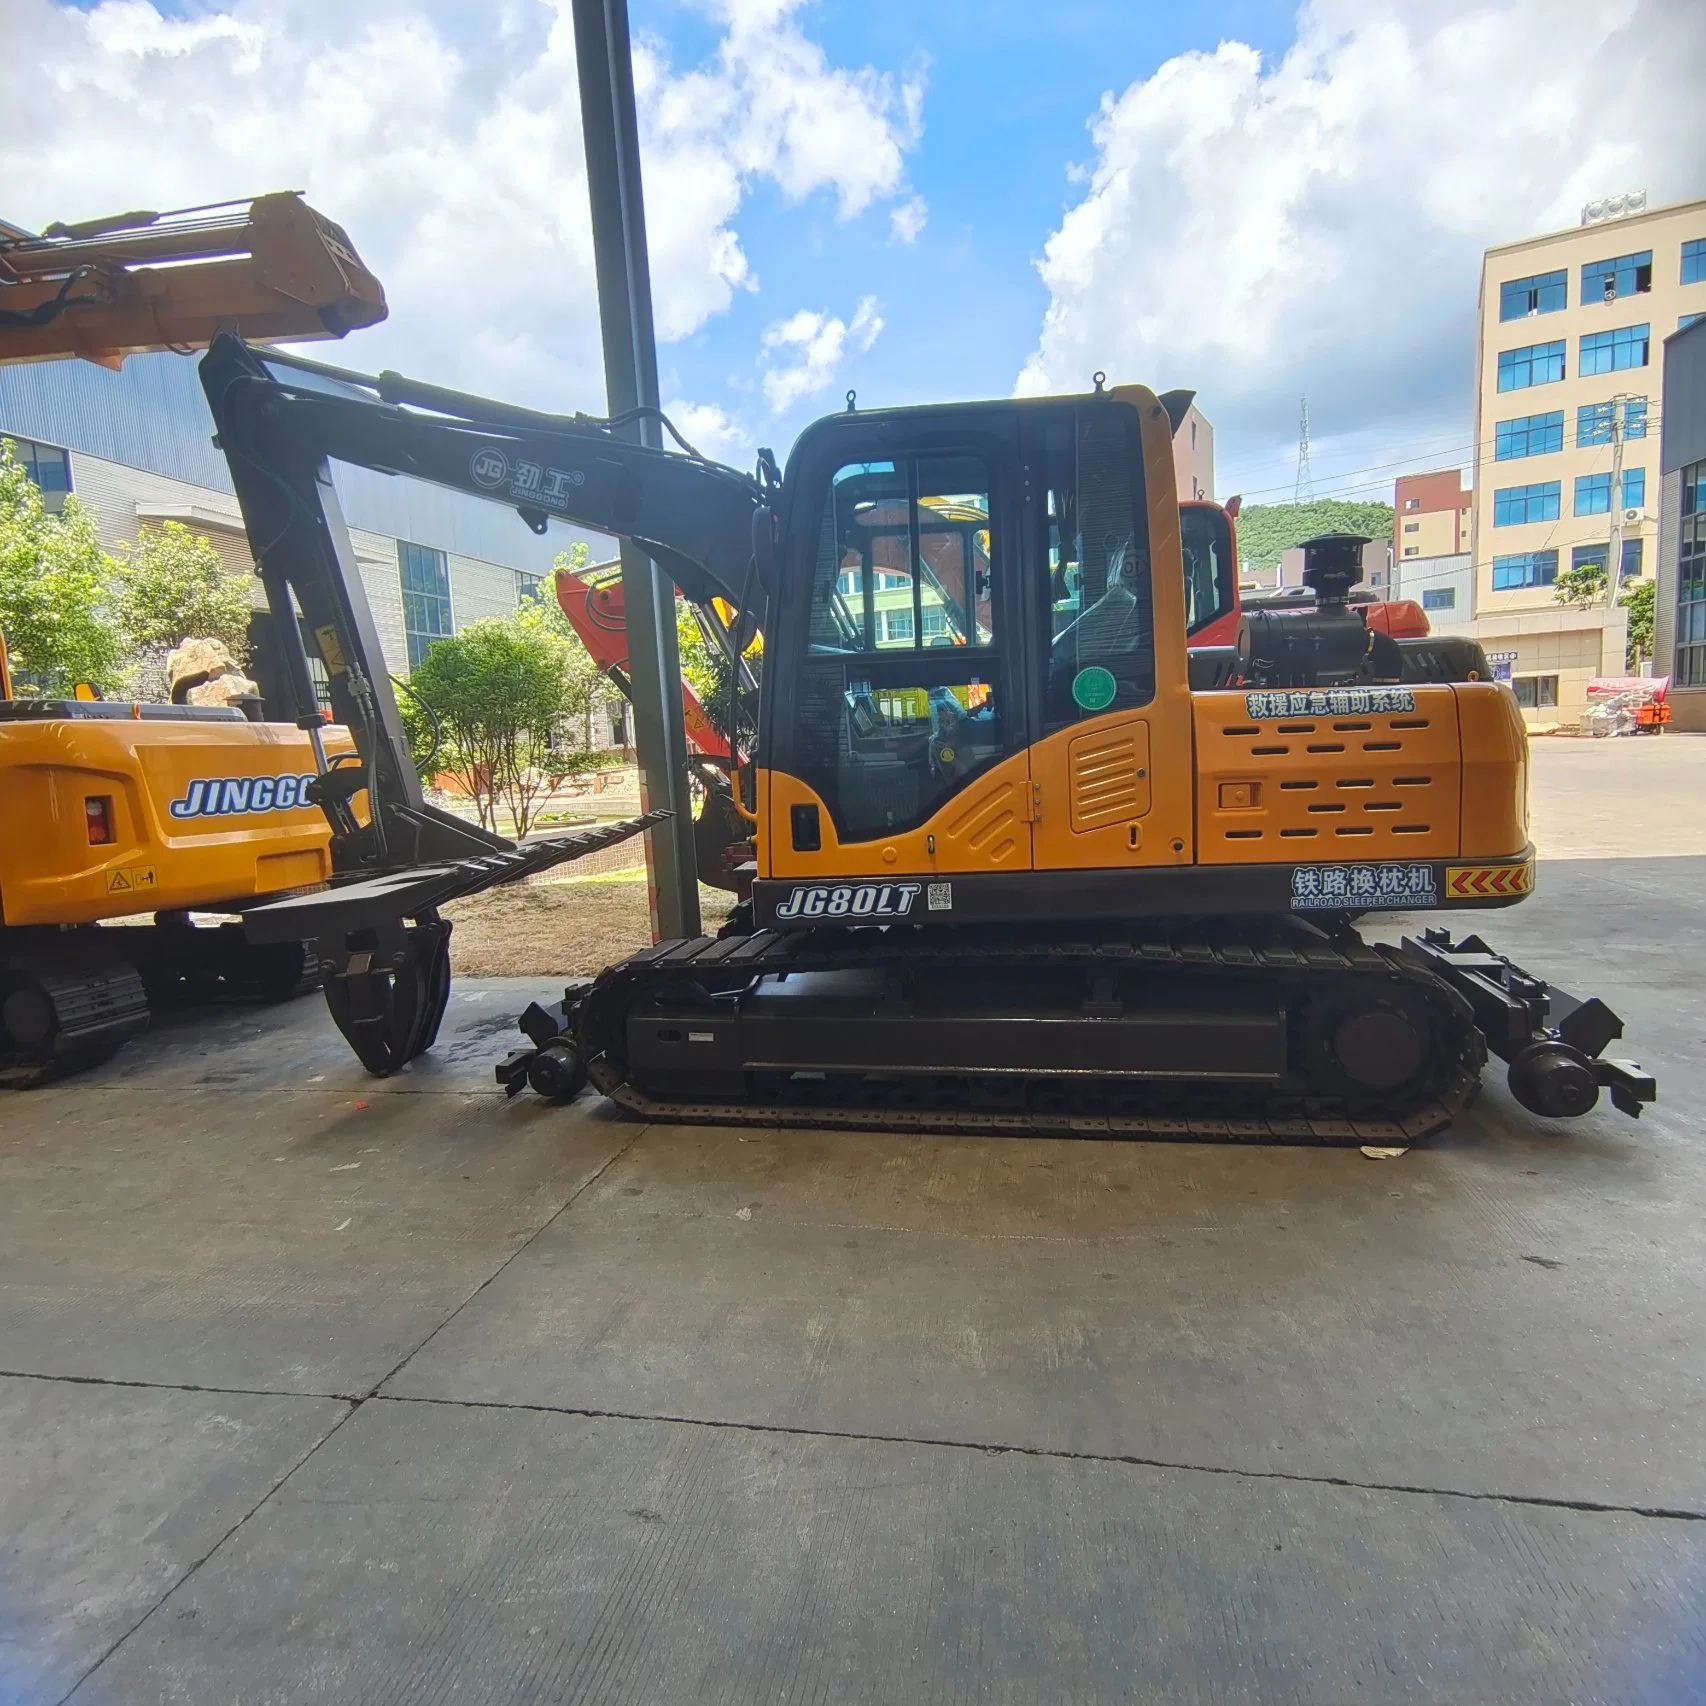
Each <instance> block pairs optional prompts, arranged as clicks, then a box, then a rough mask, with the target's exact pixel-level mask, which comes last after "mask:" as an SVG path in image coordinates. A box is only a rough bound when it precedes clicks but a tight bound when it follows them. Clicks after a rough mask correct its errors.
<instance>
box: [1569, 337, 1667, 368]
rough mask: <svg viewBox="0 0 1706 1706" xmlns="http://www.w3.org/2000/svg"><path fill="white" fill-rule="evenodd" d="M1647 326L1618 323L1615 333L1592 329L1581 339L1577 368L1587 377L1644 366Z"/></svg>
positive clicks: (1645, 362)
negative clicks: (1588, 334)
mask: <svg viewBox="0 0 1706 1706" xmlns="http://www.w3.org/2000/svg"><path fill="white" fill-rule="evenodd" d="M1651 330H1652V328H1651V327H1650V326H1619V327H1618V328H1617V330H1616V331H1615V332H1595V333H1593V334H1592V336H1591V337H1590V336H1584V337H1583V338H1582V347H1581V359H1580V361H1579V362H1578V363H1577V364H1576V371H1577V372H1578V373H1579V374H1580V375H1581V377H1582V378H1584V379H1586V378H1589V377H1590V376H1592V375H1593V374H1595V373H1621V372H1622V371H1623V369H1624V368H1626V367H1645V366H1646V365H1647V341H1648V340H1647V334H1648V333H1649V332H1650V331H1651Z"/></svg>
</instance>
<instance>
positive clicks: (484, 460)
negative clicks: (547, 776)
mask: <svg viewBox="0 0 1706 1706" xmlns="http://www.w3.org/2000/svg"><path fill="white" fill-rule="evenodd" d="M201 378H202V385H203V389H204V390H205V391H206V393H207V399H208V405H209V407H210V409H211V411H212V414H213V420H214V425H215V427H216V429H217V434H218V438H217V442H218V444H219V446H220V448H221V449H222V450H223V451H224V453H225V458H226V462H227V464H228V465H229V467H230V470H231V478H232V483H233V485H234V487H235V489H236V493H237V501H238V503H239V504H240V506H241V508H242V511H243V521H244V526H245V528H246V530H247V532H248V536H249V542H250V545H251V548H252V549H253V550H254V553H255V558H256V562H257V564H258V566H259V569H260V574H261V580H262V584H263V586H264V588H265V590H266V597H267V604H268V608H269V611H270V613H271V618H272V620H271V625H270V626H271V636H272V643H273V648H274V653H275V656H274V659H273V662H274V674H275V676H276V677H277V678H278V679H279V680H281V681H282V682H283V683H284V684H285V687H286V690H287V696H288V698H289V699H290V700H291V702H292V703H291V713H292V715H293V717H294V719H295V721H296V722H297V723H298V724H299V726H301V727H303V728H305V729H307V730H308V731H309V732H310V733H311V734H313V733H315V731H317V730H318V729H319V727H320V726H321V723H322V721H323V713H322V711H321V708H320V705H319V701H318V698H317V695H316V691H315V686H314V681H313V672H312V669H311V666H310V662H309V646H310V645H312V648H313V652H314V655H315V656H316V657H317V658H318V660H319V662H320V664H321V666H322V667H323V669H324V671H325V675H326V678H327V680H328V682H329V684H330V690H331V699H332V712H333V715H334V716H335V717H336V719H337V720H338V721H339V722H341V723H343V724H345V725H346V726H347V727H348V728H349V729H350V732H351V734H352V735H353V736H354V738H355V743H356V749H357V754H356V758H355V760H354V761H353V762H348V761H343V762H340V761H333V762H331V763H329V764H328V763H327V762H325V761H324V760H323V759H319V760H318V767H319V769H320V775H319V776H318V778H317V779H316V781H315V783H314V785H313V794H314V798H315V799H316V801H317V803H318V804H319V805H320V806H321V807H322V809H323V810H324V811H325V812H326V815H327V817H328V819H329V820H330V822H331V824H332V831H333V835H332V857H333V866H334V871H335V872H336V873H337V878H338V880H337V881H335V883H334V886H333V887H332V888H331V889H330V890H328V891H325V892H323V893H320V894H312V895H305V896H297V897H292V898H290V899H287V900H282V901H273V902H268V903H263V904H262V905H259V906H256V907H254V908H251V909H249V911H248V912H247V913H246V915H245V925H246V928H247V931H248V934H249V937H250V939H251V940H252V941H259V942H265V941H277V940H300V939H302V938H304V937H309V938H313V939H314V940H315V941H316V943H317V945H318V948H319V951H320V954H321V957H322V958H323V959H324V960H325V961H326V962H327V964H328V966H329V968H330V976H329V978H328V981H327V986H326V989H327V1002H328V1005H329V1006H330V1008H331V1010H332V1015H333V1018H334V1019H335V1021H336V1022H337V1024H338V1026H339V1028H340V1029H341V1030H342V1031H343V1032H344V1035H345V1036H346V1037H347V1038H348V1040H349V1041H350V1043H351V1045H352V1046H353V1047H354V1049H355V1051H356V1053H357V1054H358V1056H359V1057H360V1058H361V1059H362V1061H363V1062H364V1064H366V1065H367V1066H368V1067H369V1068H370V1070H373V1071H376V1072H389V1071H393V1070H395V1069H396V1068H397V1067H398V1066H401V1065H402V1064H404V1063H405V1062H407V1061H408V1060H410V1059H412V1058H413V1057H414V1056H415V1055H416V1054H418V1053H420V1052H421V1050H422V1049H423V1048H425V1047H427V1046H428V1045H429V1044H430V1042H431V1040H432V1036H433V1034H434V1032H435V1031H436V1028H437V1021H438V1015H439V1014H440V1013H441V1012H442V1010H443V1003H444V999H445V996H446V992H447V991H448V987H449V981H448V980H449V961H448V934H449V926H448V925H446V924H444V923H443V921H442V920H440V919H439V917H438V914H437V908H438V907H439V906H440V905H442V904H443V903H444V902H445V901H447V900H451V899H455V898H457V897H458V896H461V895H467V894H472V893H476V892H478V891H479V890H480V889H482V888H487V887H490V886H491V885H492V884H494V883H499V882H505V881H512V880H514V879H515V878H517V877H520V876H524V875H527V874H529V873H530V872H533V871H537V870H541V869H544V868H546V867H548V866H550V865H552V864H555V863H559V862H561V861H562V860H564V859H568V858H573V857H576V856H578V855H579V854H581V853H584V852H588V851H591V850H592V846H593V845H602V844H604V843H605V842H608V841H612V840H619V839H621V838H622V836H623V835H628V834H633V833H635V832H636V831H637V830H639V829H643V828H645V827H647V826H648V825H649V824H650V823H651V822H653V821H656V820H657V819H658V818H659V817H661V816H662V815H664V814H661V813H654V814H651V815H649V816H648V817H645V818H642V819H639V820H635V821H634V822H632V823H629V824H625V825H618V826H614V827H613V828H611V829H607V830H599V831H580V832H577V833H576V834H572V835H566V836H557V837H544V838H540V839H537V840H529V841H528V842H526V843H524V844H523V845H521V846H517V845H516V844H515V843H513V842H510V841H508V840H506V839H505V838H504V837H502V836H499V835H494V834H492V833H490V832H489V831H486V830H484V829H481V828H479V827H478V826H476V825H473V824H470V823H467V822H465V821H464V820H463V819H461V818H458V817H455V816H453V815H452V814H450V813H448V812H444V811H441V810H439V809H437V808H436V807H434V806H432V805H430V804H428V803H427V802H426V801H425V800H424V798H423V796H422V792H421V786H420V781H419V778H418V776H417V775H416V772H415V768H414V765H413V763H412V762H411V760H410V757H409V750H408V742H407V739H406V736H405V734H404V730H403V724H402V719H401V717H400V716H399V714H398V709H397V701H396V698H395V695H394V693H393V691H392V687H391V680H390V676H389V672H388V671H387V669H386V667H385V663H384V657H383V653H382V651H381V648H380V644H379V637H378V632H377V629H376V628H375V625H374V621H373V615H372V612H371V610H370V609H369V607H368V603H367V598H366V594H365V592H364V591H363V587H362V580H361V571H360V567H359V565H358V563H357V561H356V557H355V552H354V549H353V547H352V545H351V543H350V538H349V533H348V529H347V528H346V526H345V524H344V521H343V517H342V514H341V511H340V508H339V504H338V498H337V492H336V489H335V488H334V486H333V484H332V479H331V473H330V463H332V462H346V463H352V464H354V465H355V466H357V467H362V468H370V469H374V470H376V471H377V472H380V473H388V474H407V475H411V476H413V477H414V478H417V479H423V480H428V481H431V482H432V483H433V484H435V485H438V486H442V487H445V488H446V489H449V490H452V491H459V492H464V493H467V494H469V495H471V496H475V497H480V498H484V499H487V500H488V501H490V502H493V503H499V504H503V505H505V506H507V507H509V508H512V509H514V510H516V511H517V513H518V514H519V515H520V517H521V519H522V520H523V521H525V522H526V523H527V525H528V526H529V527H531V528H532V529H533V530H534V531H535V532H538V533H544V532H545V531H546V530H547V529H548V527H549V525H550V523H551V521H552V520H553V519H556V520H560V521H566V522H572V523H574V524H576V525H579V526H582V527H587V528H591V529H594V530H596V531H599V532H604V533H613V534H618V535H621V536H623V537H625V538H629V539H633V540H635V541H636V542H638V543H639V544H640V545H641V546H642V547H643V548H644V549H645V550H646V551H648V552H649V553H650V554H651V555H652V557H653V558H654V560H656V561H657V562H658V563H659V565H660V566H661V567H662V568H663V569H664V570H665V572H666V573H668V574H669V575H670V577H671V578H672V579H673V580H674V581H675V583H676V584H677V585H678V586H679V587H680V588H681V590H682V591H683V593H684V594H685V595H686V596H687V597H688V598H689V599H690V600H692V601H693V602H695V603H701V604H708V603H709V602H710V601H711V600H712V599H713V598H718V599H722V600H724V601H725V602H727V603H729V604H731V605H733V606H735V607H736V609H737V610H739V611H740V612H741V613H742V614H741V617H740V619H739V620H738V621H737V625H736V626H737V630H743V631H746V632H750V631H751V628H752V627H753V626H754V625H755V618H756V614H757V612H758V611H759V610H760V609H761V607H762V605H763V602H764V600H765V598H766V597H767V596H768V595H769V594H770V593H771V592H772V591H773V590H774V572H773V563H774V552H775V545H774V539H775V523H774V520H773V516H774V513H775V503H776V497H777V493H778V492H779V489H780V482H779V479H778V478H777V476H776V474H775V469H774V465H773V464H771V463H769V462H768V461H761V464H760V472H759V474H758V475H757V476H749V475H746V474H742V473H740V472H738V471H737V470H735V469H733V468H728V467H725V466H723V465H722V464H720V463H716V462H712V461H709V460H707V459H706V458H704V457H700V456H698V455H697V454H676V453H673V452H665V451H661V450H655V449H651V448H648V447H647V446H644V445H641V444H638V443H635V442H633V441H632V440H630V439H627V438H624V437H622V436H620V431H621V428H622V427H623V426H624V425H625V424H627V423H626V422H625V421H616V422H608V421H600V420H595V419H592V418H590V417H585V416H573V417H561V416H555V415H546V414H540V413H537V412H535V411H531V410H524V409H517V408H512V407H509V406H507V405H504V404H499V403H493V402H489V401H487V400H485V399H482V398H477V397H469V396H464V395H462V394H460V393H455V392H449V391H444V390H441V389H439V388H437V387H433V386H426V385H420V384H417V383H414V382H412V381H409V380H406V379H403V378H402V377H400V376H398V375H395V374H383V375H380V376H379V377H377V378H374V377H369V376H366V375H362V374H357V373H350V372H346V371H344V370H341V369H337V368H330V367H326V366H323V365H321V364H319V363H316V362H309V361H305V360H304V359H303V358H301V357H298V356H284V355H280V354H278V353H276V352H273V351H263V350H257V349H255V348H254V347H252V346H251V345H249V344H246V343H244V342H243V341H242V340H241V339H239V338H236V337H233V336H230V335H228V334H227V335H221V336H219V337H217V338H216V339H215V340H214V342H213V344H212V346H211V347H210V348H209V350H208V353H207V354H206V356H204V357H203V359H202V363H201ZM360 798H365V801H366V810H365V812H363V813H360V814H358V813H357V811H356V809H355V808H356V805H357V802H358V800H359V799H360ZM589 837H590V838H592V839H591V840H590V841H589ZM409 921H412V925H413V927H412V928H410V927H409Z"/></svg>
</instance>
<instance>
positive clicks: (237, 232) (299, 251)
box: [0, 191, 386, 368]
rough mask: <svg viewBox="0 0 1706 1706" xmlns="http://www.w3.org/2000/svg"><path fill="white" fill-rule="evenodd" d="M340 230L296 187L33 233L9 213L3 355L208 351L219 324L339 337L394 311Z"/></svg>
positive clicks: (1, 244) (2, 242)
mask: <svg viewBox="0 0 1706 1706" xmlns="http://www.w3.org/2000/svg"><path fill="white" fill-rule="evenodd" d="M385 314H386V308H385V292H384V289H383V288H382V287H381V285H380V283H379V280H378V279H376V278H375V277H374V276H373V274H372V273H370V272H369V271H368V270H367V268H366V267H365V266H363V265H362V263H361V259H360V257H359V256H358V255H357V254H356V252H355V248H354V245H353V244H351V242H350V240H349V238H348V237H347V236H346V235H345V233H344V231H343V230H342V228H341V227H340V226H338V225H335V224H334V223H333V222H332V221H331V220H329V219H327V218H325V217H324V216H323V215H321V214H318V213H316V212H315V211H314V209H313V208H311V207H309V206H308V204H307V203H306V202H305V201H303V199H302V197H301V196H300V195H298V194H296V193H295V192H293V191H284V192H280V193H278V194H274V195H263V196H258V197H256V198H255V200H253V201H248V202H227V203H220V204H217V205H214V206H209V207H199V208H186V209H183V210H182V211H179V212H175V213H121V214H116V215H113V216H112V217H110V218H106V219H93V220H88V221H86V222H84V223H81V224H76V225H51V226H49V227H48V229H47V230H46V231H44V232H42V233H41V234H40V235H37V234H35V233H33V232H29V231H24V230H21V229H19V228H18V227H16V226H13V225H7V224H6V223H4V222H3V221H0V362H14V361H46V360H51V359H53V358H55V357H63V356H82V357H84V358H85V359H86V360H89V361H93V362H98V363H99V364H100V365H102V366H104V367H115V368H116V367H117V366H119V365H120V363H121V362H122V361H123V360H124V358H125V357H126V356H127V355H135V354H138V353H139V352H141V351H144V350H184V349H201V348H205V347H206V346H207V345H208V344H209V343H211V342H212V340H213V338H214V336H215V334H216V333H218V332H219V331H221V330H222V329H223V330H231V329H236V330H240V331H241V332H242V333H243V335H244V336H245V337H249V338H260V339H265V340H273V339H288V340H292V341H300V340H303V339H310V338H337V337H342V336H343V335H344V333H346V332H349V331H353V330H355V329H357V328H358V327H362V326H372V325H376V324H377V323H378V322H379V321H381V320H383V319H384V318H385Z"/></svg>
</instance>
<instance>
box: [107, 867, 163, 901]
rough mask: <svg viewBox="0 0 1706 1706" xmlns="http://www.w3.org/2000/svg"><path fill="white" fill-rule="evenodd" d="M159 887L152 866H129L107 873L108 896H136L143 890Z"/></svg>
mask: <svg viewBox="0 0 1706 1706" xmlns="http://www.w3.org/2000/svg"><path fill="white" fill-rule="evenodd" d="M157 887H159V883H158V880H157V879H156V878H155V875H154V867H153V866H152V865H127V866H125V867H124V868H123V869H122V870H118V871H108V872H107V893H108V894H134V893H136V892H137V891H138V890H141V889H151V888H157Z"/></svg>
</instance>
